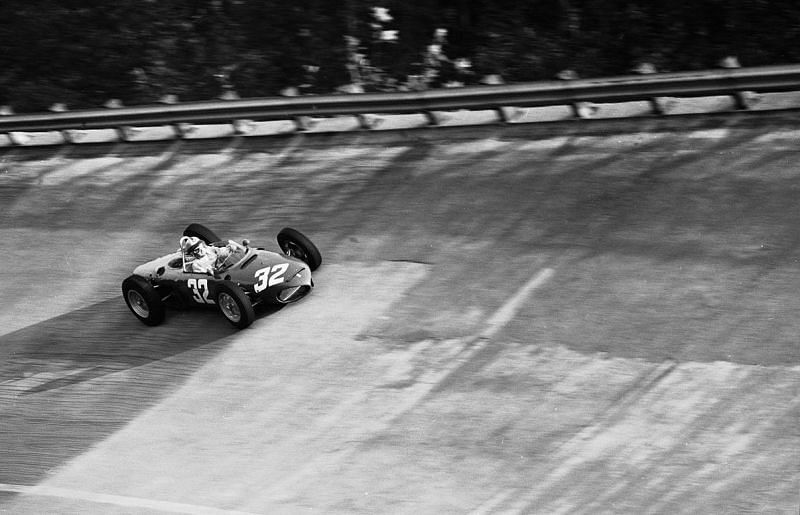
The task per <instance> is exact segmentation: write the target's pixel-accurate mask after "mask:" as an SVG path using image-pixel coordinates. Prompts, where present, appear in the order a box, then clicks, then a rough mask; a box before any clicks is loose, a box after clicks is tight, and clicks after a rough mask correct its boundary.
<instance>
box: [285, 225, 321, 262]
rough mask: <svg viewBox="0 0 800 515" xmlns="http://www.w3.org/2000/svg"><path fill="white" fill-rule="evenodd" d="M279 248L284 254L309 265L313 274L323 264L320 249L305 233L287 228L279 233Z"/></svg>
mask: <svg viewBox="0 0 800 515" xmlns="http://www.w3.org/2000/svg"><path fill="white" fill-rule="evenodd" d="M278 246H280V248H281V250H282V251H283V253H284V254H286V255H287V256H290V257H295V258H298V259H300V260H302V261H305V263H306V264H307V265H308V267H309V268H310V269H311V271H312V272H313V271H314V270H316V269H317V268H319V265H321V264H322V254H320V252H319V249H318V248H317V246H316V245H314V244H313V243H312V242H311V240H309V239H308V238H307V237H306V236H305V235H304V234H303V233H301V232H300V231H297V230H295V229H292V228H291V227H286V228H284V229H281V232H279V233H278Z"/></svg>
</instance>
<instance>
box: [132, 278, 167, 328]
mask: <svg viewBox="0 0 800 515" xmlns="http://www.w3.org/2000/svg"><path fill="white" fill-rule="evenodd" d="M122 296H123V297H124V298H125V304H127V305H128V308H129V309H130V310H131V313H133V314H134V316H135V317H136V318H138V319H139V320H141V321H142V322H143V323H144V324H147V325H158V324H160V323H161V322H163V321H164V315H165V313H166V310H165V309H164V302H163V301H162V300H161V295H159V294H158V292H157V291H156V289H155V287H154V286H153V285H152V284H150V283H148V282H147V281H146V280H145V279H143V278H141V277H139V276H138V275H132V276H130V277H128V278H127V279H125V280H124V281H122Z"/></svg>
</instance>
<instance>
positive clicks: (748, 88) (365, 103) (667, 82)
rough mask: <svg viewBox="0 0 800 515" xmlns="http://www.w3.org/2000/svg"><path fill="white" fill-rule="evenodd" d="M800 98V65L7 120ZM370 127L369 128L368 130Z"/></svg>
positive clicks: (4, 122) (177, 119)
mask: <svg viewBox="0 0 800 515" xmlns="http://www.w3.org/2000/svg"><path fill="white" fill-rule="evenodd" d="M778 91H800V66H798V65H791V66H769V67H755V68H736V69H720V70H706V71H698V72H681V73H662V74H652V75H629V76H621V77H612V78H604V79H579V80H570V81H548V82H535V83H524V84H512V85H503V86H479V87H465V88H452V89H438V90H428V91H422V92H403V93H366V94H355V95H345V94H339V95H319V96H304V97H289V98H284V97H278V98H257V99H244V100H226V101H213V102H187V103H180V104H174V105H157V106H142V107H127V108H126V107H123V108H114V109H92V110H82V111H67V112H60V113H45V114H26V115H12V116H2V117H0V134H2V133H6V134H10V133H18V132H41V131H69V130H81V129H109V128H114V129H118V130H119V131H120V134H121V136H120V137H121V138H123V139H124V132H125V131H124V130H123V129H124V128H126V127H137V126H138V127H147V126H163V125H171V126H174V127H175V132H176V134H177V135H178V136H179V137H180V136H181V132H182V131H181V129H180V128H179V126H180V125H182V124H183V125H185V124H234V125H235V124H236V123H237V122H238V121H241V120H252V121H266V120H298V119H301V118H303V117H330V116H337V115H352V116H360V117H363V116H364V115H367V114H387V115H388V114H401V113H425V114H426V115H428V118H429V121H430V123H431V124H436V117H435V115H434V114H433V113H435V112H437V111H453V110H487V109H494V110H496V111H497V113H498V121H505V118H504V114H503V113H504V111H503V108H505V107H541V106H554V105H572V106H576V105H578V104H580V103H594V102H596V103H613V102H626V101H637V100H647V101H651V102H653V109H654V111H655V112H658V104H657V102H654V99H656V98H659V97H699V96H716V95H732V96H734V97H735V98H736V99H737V102H736V107H737V108H739V109H746V108H747V101H746V97H744V96H742V93H743V92H759V93H761V92H778ZM364 128H369V127H368V124H364Z"/></svg>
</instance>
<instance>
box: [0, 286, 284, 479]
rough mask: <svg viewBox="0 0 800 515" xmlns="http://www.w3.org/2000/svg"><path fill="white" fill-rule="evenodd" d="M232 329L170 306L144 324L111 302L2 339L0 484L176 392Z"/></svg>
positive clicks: (62, 456)
mask: <svg viewBox="0 0 800 515" xmlns="http://www.w3.org/2000/svg"><path fill="white" fill-rule="evenodd" d="M272 312H274V310H273V311H268V310H264V311H263V312H258V315H259V317H261V318H263V317H264V316H269V315H270V314H271V313H272ZM236 332H237V330H236V329H234V328H233V327H232V326H231V325H230V324H229V323H228V322H227V321H226V320H224V319H223V317H222V316H221V315H219V314H218V313H216V312H212V311H210V310H208V311H206V310H187V311H176V310H172V311H169V312H168V315H167V320H166V321H165V323H164V324H163V325H161V326H158V327H147V326H144V325H143V324H141V323H140V322H139V321H137V320H136V319H135V318H134V317H133V316H132V315H131V313H130V312H129V311H128V309H127V307H126V306H125V303H124V302H123V301H122V299H121V298H114V299H110V300H106V301H103V302H99V303H96V304H93V305H91V306H88V307H86V308H82V309H79V310H76V311H73V312H71V313H67V314H65V315H62V316H59V317H56V318H52V319H49V320H46V321H44V322H41V323H38V324H35V325H32V326H29V327H26V328H24V329H21V330H18V331H15V332H13V333H10V334H6V335H3V336H2V337H0V483H8V484H34V483H36V482H38V481H40V480H41V479H42V478H43V477H44V476H45V475H46V474H47V473H48V472H49V471H50V470H52V469H53V468H54V467H57V466H59V465H61V464H63V463H64V462H65V461H67V460H69V459H70V458H72V457H74V456H76V455H78V454H80V453H81V452H84V451H85V450H86V449H88V448H89V447H91V446H92V445H93V444H95V443H96V442H98V441H100V440H102V439H104V438H106V437H108V436H109V435H111V434H112V433H113V432H115V431H116V430H118V429H119V428H121V427H123V426H124V425H125V424H127V423H128V422H129V421H130V420H132V419H133V418H135V417H136V416H137V415H138V414H139V413H141V412H142V411H144V410H146V409H147V408H149V407H150V406H153V405H154V404H156V403H157V402H158V401H159V400H160V399H162V398H164V397H165V396H167V395H169V393H170V392H172V391H174V390H175V389H177V388H178V387H180V385H181V384H182V383H183V382H184V381H185V380H186V379H187V378H188V377H189V376H190V375H191V374H192V373H193V372H194V371H196V370H197V369H199V368H200V367H202V366H203V365H204V364H205V363H206V362H207V361H208V360H209V359H211V358H213V357H214V356H215V355H216V354H217V353H219V352H220V351H221V350H223V349H224V348H225V346H226V345H227V342H228V338H229V337H231V336H233V335H234V334H236Z"/></svg>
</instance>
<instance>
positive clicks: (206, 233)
mask: <svg viewBox="0 0 800 515" xmlns="http://www.w3.org/2000/svg"><path fill="white" fill-rule="evenodd" d="M183 235H184V236H193V237H195V238H200V239H201V240H203V242H205V243H207V244H211V243H214V242H215V241H221V240H220V238H219V236H217V235H216V234H215V233H214V231H212V230H211V229H209V228H208V227H206V226H205V225H201V224H189V226H188V227H186V229H184V230H183Z"/></svg>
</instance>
